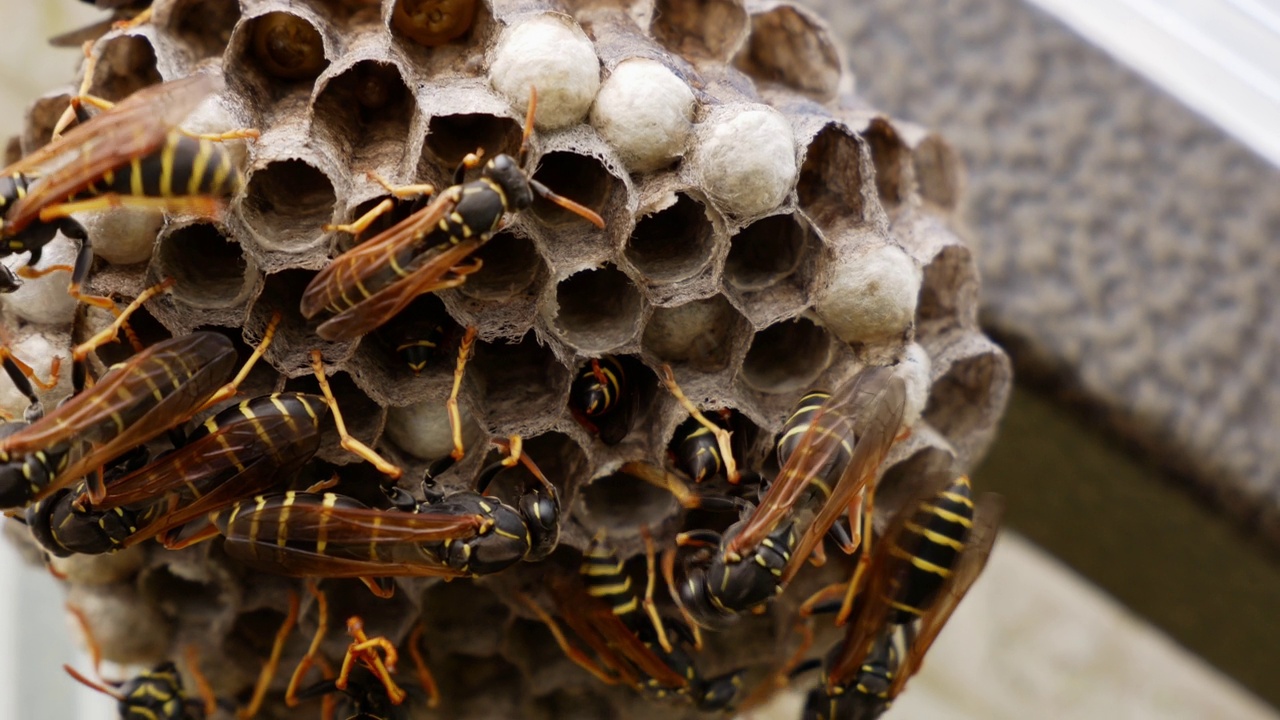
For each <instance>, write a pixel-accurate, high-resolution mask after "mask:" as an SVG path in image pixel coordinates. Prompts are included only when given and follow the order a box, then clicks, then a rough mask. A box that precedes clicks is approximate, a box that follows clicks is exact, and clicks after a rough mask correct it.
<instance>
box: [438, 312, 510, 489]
mask: <svg viewBox="0 0 1280 720" xmlns="http://www.w3.org/2000/svg"><path fill="white" fill-rule="evenodd" d="M476 332H477V331H476V328H475V327H469V328H467V332H466V334H464V335H463V336H462V343H461V344H460V345H459V346H458V364H457V366H456V367H454V369H453V388H452V389H451V390H450V391H449V399H448V400H447V401H445V409H446V410H447V411H448V413H449V432H450V433H452V435H453V452H452V453H450V454H449V456H450V457H452V458H453V459H454V460H461V459H462V457H463V456H464V455H465V454H466V448H464V447H463V445H462V413H461V412H460V411H459V410H458V393H459V392H460V391H461V390H462V376H463V373H465V372H466V369H467V360H468V359H469V358H470V357H471V350H472V348H473V347H474V345H475V342H476ZM516 458H517V459H519V453H517V454H516ZM514 464H515V461H514V460H513V461H512V462H511V465H514ZM511 465H508V466H507V467H510V466H511Z"/></svg>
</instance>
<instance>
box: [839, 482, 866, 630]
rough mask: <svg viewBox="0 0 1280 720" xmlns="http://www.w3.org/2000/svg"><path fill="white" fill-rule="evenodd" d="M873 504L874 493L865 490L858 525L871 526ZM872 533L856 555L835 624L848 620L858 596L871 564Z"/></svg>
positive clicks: (842, 623)
mask: <svg viewBox="0 0 1280 720" xmlns="http://www.w3.org/2000/svg"><path fill="white" fill-rule="evenodd" d="M874 505H875V493H874V492H872V491H868V492H867V496H866V498H864V499H863V502H862V514H861V520H860V521H859V525H861V526H862V527H864V528H868V529H870V528H871V513H872V511H873V506H874ZM872 535H873V533H871V532H868V533H867V542H866V544H864V545H863V546H862V555H860V556H859V557H858V567H857V569H855V570H854V571H853V579H852V580H850V581H849V589H848V590H846V591H845V595H844V602H842V603H841V604H840V612H839V614H837V615H836V626H837V627H839V626H841V625H844V624H845V623H846V622H848V620H849V615H850V614H851V613H852V612H853V602H854V600H855V599H856V598H857V596H858V592H859V591H860V590H861V586H862V584H863V576H864V575H866V572H867V567H868V566H870V565H871V554H872V553H871V542H872V538H871V536H872Z"/></svg>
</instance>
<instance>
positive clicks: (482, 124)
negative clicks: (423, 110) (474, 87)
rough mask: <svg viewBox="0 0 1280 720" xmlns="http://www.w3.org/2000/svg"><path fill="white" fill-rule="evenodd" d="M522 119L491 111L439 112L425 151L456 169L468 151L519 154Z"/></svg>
mask: <svg viewBox="0 0 1280 720" xmlns="http://www.w3.org/2000/svg"><path fill="white" fill-rule="evenodd" d="M520 135H521V129H520V123H519V122H517V121H515V120H513V119H511V118H506V117H498V116H497V115H490V114H489V113H457V114H454V115H436V116H434V117H432V118H431V119H430V120H429V121H427V137H426V142H425V143H424V145H423V152H424V155H426V154H428V153H429V154H430V158H427V157H424V158H423V159H424V160H430V161H433V162H434V163H438V164H439V165H441V166H443V168H444V169H445V170H447V171H449V172H453V170H454V168H456V167H457V166H458V163H460V162H462V158H464V157H466V155H467V153H473V152H475V151H476V150H477V149H483V150H484V157H486V158H491V157H494V156H496V155H499V154H501V153H507V154H508V155H511V156H513V157H514V156H515V155H516V154H517V153H518V152H519V151H520Z"/></svg>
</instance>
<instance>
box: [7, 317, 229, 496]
mask: <svg viewBox="0 0 1280 720" xmlns="http://www.w3.org/2000/svg"><path fill="white" fill-rule="evenodd" d="M200 335H204V336H207V337H214V338H220V339H221V340H222V341H223V342H222V343H216V344H217V345H219V346H220V347H221V348H222V349H223V350H225V352H221V353H219V354H218V355H216V356H214V357H213V359H212V361H211V362H210V361H208V360H206V357H207V355H205V356H204V357H202V356H198V355H196V354H190V353H187V354H184V352H183V351H182V350H180V349H175V348H174V347H173V346H169V347H167V349H166V350H165V351H163V352H157V353H153V354H150V355H148V356H147V357H146V358H145V359H144V361H143V362H138V363H135V362H134V359H136V358H137V357H139V356H136V355H135V356H134V358H130V359H129V360H126V361H125V362H124V363H123V365H124V366H123V367H119V368H118V370H119V371H121V372H120V374H121V376H123V377H122V378H121V379H120V380H118V381H117V380H115V379H113V381H112V382H111V383H110V384H109V386H108V387H107V388H104V389H103V390H102V391H99V390H98V388H99V386H101V385H104V384H105V383H103V382H101V381H100V382H99V383H98V384H96V385H94V386H93V387H92V388H90V389H89V390H86V391H84V392H82V393H81V394H80V395H78V396H76V397H75V398H73V399H72V401H70V402H68V403H67V405H71V404H72V403H73V402H75V401H76V400H78V399H79V398H80V397H81V396H84V395H90V399H91V400H93V399H97V402H95V403H92V404H90V405H89V406H88V407H83V408H81V412H79V413H76V416H75V417H77V418H78V419H80V420H83V421H84V422H85V423H86V427H87V428H90V429H96V428H106V429H108V430H110V429H111V428H115V429H116V430H117V432H116V433H115V434H114V435H109V436H108V437H107V438H106V439H105V440H103V441H102V442H100V443H98V444H95V445H92V446H91V447H90V449H89V450H88V452H85V453H84V454H83V455H81V456H80V458H79V459H78V460H76V461H75V462H72V463H71V464H70V465H68V466H67V467H66V468H64V469H63V470H62V471H61V472H60V473H58V476H57V478H55V479H54V481H53V482H51V483H50V484H49V485H48V486H47V487H45V488H44V489H42V490H41V491H40V492H38V493H36V494H35V496H33V498H32V499H33V501H36V500H42V499H44V498H46V497H48V496H49V495H51V494H53V493H54V492H56V491H58V490H60V489H61V488H64V487H66V486H67V485H69V484H71V483H72V482H74V481H75V480H77V479H79V478H82V477H84V476H85V475H87V474H88V473H90V472H93V471H95V470H97V469H98V468H99V467H102V466H103V465H105V464H107V463H108V462H109V461H111V460H112V459H113V458H115V457H118V456H120V455H122V454H124V453H125V452H126V451H128V450H129V449H131V448H133V447H135V446H137V445H141V444H143V443H145V442H148V441H150V440H151V439H152V438H155V437H156V436H157V435H159V434H160V433H163V432H165V431H166V430H169V429H171V428H174V427H176V426H178V425H180V424H182V423H184V422H186V421H187V420H188V419H189V418H190V417H191V414H192V413H194V412H196V411H197V410H199V409H200V407H201V406H202V405H203V404H204V402H205V400H207V399H209V397H210V396H211V395H213V394H214V393H215V392H217V391H218V389H219V388H221V387H222V386H223V384H225V383H226V382H227V380H228V379H229V378H230V377H231V372H232V370H234V368H235V360H236V355H235V349H234V348H233V347H232V346H231V343H230V342H229V341H227V340H226V338H225V337H223V336H221V335H217V334H216V333H201V334H197V335H186V336H183V337H182V338H175V340H187V339H189V338H196V337H199V336H200ZM181 345H187V343H181ZM206 345H208V343H206ZM204 349H205V350H210V349H212V348H210V347H206V348H204ZM174 365H178V366H181V367H184V368H186V370H187V377H186V378H184V379H181V380H175V376H174V375H173V374H172V371H171V370H170V368H171V367H173V366H174ZM159 373H164V375H163V376H161V377H160V379H161V381H162V383H163V382H165V381H167V382H168V383H169V384H170V386H171V387H173V386H174V384H175V383H176V387H175V388H174V389H173V390H172V391H171V392H169V393H168V394H167V395H164V397H163V398H162V399H160V400H159V401H158V402H155V403H154V405H152V406H151V408H150V409H149V410H146V411H145V412H144V413H143V414H142V416H141V417H139V418H137V419H136V420H134V421H133V422H130V423H127V424H126V425H125V426H124V427H118V426H117V425H115V424H114V423H113V424H111V425H107V424H106V423H107V422H108V421H112V420H114V417H113V416H114V415H115V413H117V412H121V411H124V410H127V409H128V408H129V406H132V405H135V404H136V403H138V402H139V400H140V399H144V398H145V399H147V400H151V399H152V398H154V394H153V393H155V392H157V390H156V387H157V385H160V386H161V387H163V384H162V383H157V382H156V380H157V376H158V375H159ZM105 378H106V376H104V379H105ZM113 389H114V392H113ZM61 409H62V408H58V409H57V410H61ZM56 412H57V411H56V410H55V413H56ZM33 427H34V426H33ZM59 429H61V430H63V431H64V433H73V432H75V428H74V427H67V426H61V427H60V428H59ZM90 429H85V430H83V431H82V438H83V439H85V440H87V441H88V442H91V443H93V442H96V440H94V439H90V438H86V437H84V436H85V435H88V434H89V432H90ZM99 432H100V431H99ZM11 437H12V436H11ZM25 441H26V439H25V438H24V442H25Z"/></svg>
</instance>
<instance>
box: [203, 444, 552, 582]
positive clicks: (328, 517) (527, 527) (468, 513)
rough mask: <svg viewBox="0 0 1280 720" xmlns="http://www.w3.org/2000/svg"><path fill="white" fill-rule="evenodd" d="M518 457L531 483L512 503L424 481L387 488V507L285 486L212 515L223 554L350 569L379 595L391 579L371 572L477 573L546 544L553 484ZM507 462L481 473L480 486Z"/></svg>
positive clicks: (308, 568) (296, 566)
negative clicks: (417, 494)
mask: <svg viewBox="0 0 1280 720" xmlns="http://www.w3.org/2000/svg"><path fill="white" fill-rule="evenodd" d="M517 450H518V448H517ZM515 455H516V453H513V456H515ZM517 461H518V462H521V463H524V464H525V466H526V468H528V469H529V470H530V472H531V473H533V474H534V476H535V478H536V479H537V480H538V482H539V483H540V487H539V489H537V490H534V491H532V492H528V493H525V494H524V495H523V496H522V497H521V499H520V501H519V505H520V509H518V510H517V509H516V508H514V507H511V506H510V505H507V504H506V503H504V502H501V501H499V500H498V499H496V498H494V497H492V496H488V495H482V494H481V493H478V492H470V491H465V492H456V493H451V494H448V495H445V494H443V493H439V492H437V491H435V490H434V488H433V487H432V486H430V485H428V487H427V488H425V491H426V494H427V497H428V499H427V501H425V502H420V501H417V500H415V499H414V498H413V496H411V495H409V494H408V493H407V492H405V491H403V490H400V489H398V488H390V489H388V490H387V491H386V492H387V498H388V502H389V504H390V505H391V506H392V507H390V508H386V509H377V508H371V507H369V506H367V505H365V504H364V503H361V502H359V501H357V500H355V499H354V498H351V497H347V496H344V495H338V494H335V493H324V494H318V493H307V492H286V493H280V494H274V495H260V496H258V497H256V498H254V499H253V500H250V501H244V502H240V503H237V504H235V505H233V506H232V507H230V508H228V509H227V510H224V511H219V512H215V513H213V514H212V515H211V519H212V520H213V522H214V524H215V525H216V526H217V528H218V530H219V531H220V532H221V533H222V535H223V537H225V538H226V541H225V542H224V544H223V547H224V549H225V550H226V551H227V554H229V555H231V556H232V557H234V558H236V559H238V560H240V561H242V562H244V563H245V564H247V565H250V566H252V567H255V568H257V569H259V570H263V571H265V572H272V573H276V574H280V575H293V576H300V577H321V578H325V577H332V578H340V577H356V578H360V579H361V580H362V581H364V582H365V584H366V585H369V587H370V589H371V590H373V591H374V592H375V593H376V594H383V595H385V594H387V593H388V592H389V590H390V588H388V587H387V586H386V585H385V584H381V583H377V582H374V581H372V580H371V578H385V577H393V576H427V577H446V578H451V577H467V576H471V575H485V574H490V573H495V572H498V571H499V570H503V569H505V568H507V567H509V566H510V565H512V564H513V563H516V562H519V561H520V560H537V559H541V558H542V557H545V556H546V555H547V554H549V553H550V552H551V550H552V549H554V547H555V544H556V542H557V541H558V539H559V533H560V529H559V508H560V505H559V501H558V500H557V499H556V495H555V488H554V486H553V485H551V483H550V482H549V481H547V480H546V478H545V477H543V476H542V473H541V471H540V470H537V466H536V465H534V464H533V462H532V460H530V459H529V458H528V457H526V456H523V455H518V456H517ZM511 464H514V463H511ZM506 466H507V465H505V464H504V463H497V464H496V469H490V470H488V471H486V472H485V473H484V474H482V479H481V483H482V488H483V487H484V485H487V483H488V482H490V481H491V480H492V479H493V477H494V476H496V475H497V473H498V472H499V471H501V470H502V469H505V467H506Z"/></svg>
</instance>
